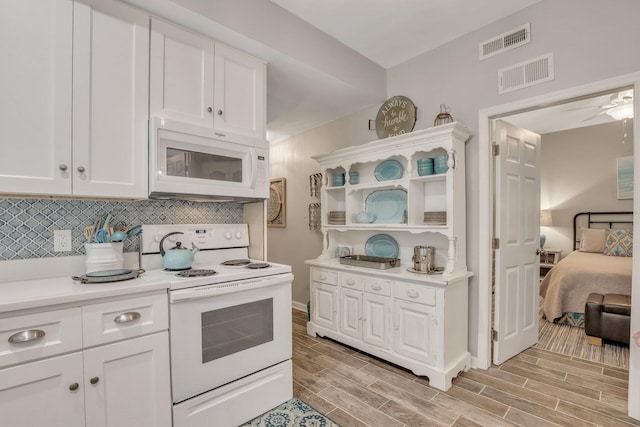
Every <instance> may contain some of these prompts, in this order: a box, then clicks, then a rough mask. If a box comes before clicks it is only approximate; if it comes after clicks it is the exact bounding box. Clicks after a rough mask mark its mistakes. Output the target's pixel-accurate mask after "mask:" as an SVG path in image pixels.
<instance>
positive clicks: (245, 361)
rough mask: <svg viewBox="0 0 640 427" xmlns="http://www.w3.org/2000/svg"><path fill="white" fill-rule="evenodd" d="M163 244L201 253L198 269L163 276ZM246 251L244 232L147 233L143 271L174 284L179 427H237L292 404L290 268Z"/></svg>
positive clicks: (188, 228)
mask: <svg viewBox="0 0 640 427" xmlns="http://www.w3.org/2000/svg"><path fill="white" fill-rule="evenodd" d="M169 233H182V234H172V235H170V236H167V235H168V234H169ZM165 236H167V237H166V238H165V239H164V249H165V250H169V249H171V248H173V247H175V246H176V245H177V243H178V242H180V243H181V245H182V246H183V247H186V248H191V247H192V244H193V245H194V246H195V247H197V248H198V252H196V253H195V256H194V261H193V263H192V266H191V267H192V268H191V269H189V270H182V271H164V270H163V269H162V256H161V254H160V242H161V241H162V239H163V238H164V237H165ZM248 246H249V231H248V226H247V225H246V224H188V225H187V224H172V225H166V224H163V225H153V224H150V225H143V227H142V237H141V243H140V267H141V268H143V269H145V270H147V271H157V272H158V273H159V274H162V275H166V277H167V279H168V281H169V282H170V288H169V303H170V304H169V309H170V317H169V336H170V345H171V380H172V396H173V425H174V426H175V427H186V426H189V427H199V426H205V425H206V426H210V425H211V422H212V420H215V422H214V424H215V425H216V426H230V427H235V426H237V425H240V424H242V423H244V422H246V421H249V420H250V419H252V418H254V417H256V416H258V415H260V414H262V413H264V412H266V411H267V410H269V409H271V408H273V407H275V406H278V405H279V404H281V403H283V402H285V401H287V400H289V399H290V398H291V397H292V396H293V379H292V368H291V284H292V281H293V275H292V274H291V267H290V266H288V265H283V264H276V263H271V262H265V261H263V260H252V259H249V258H248ZM190 274H196V275H195V276H190ZM248 402H251V403H250V404H248Z"/></svg>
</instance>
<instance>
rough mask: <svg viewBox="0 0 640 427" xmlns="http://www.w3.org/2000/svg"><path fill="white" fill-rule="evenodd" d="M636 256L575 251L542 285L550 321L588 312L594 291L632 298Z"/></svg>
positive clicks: (557, 266)
mask: <svg viewBox="0 0 640 427" xmlns="http://www.w3.org/2000/svg"><path fill="white" fill-rule="evenodd" d="M631 266H632V257H616V256H607V255H602V254H600V253H591V252H580V251H574V252H572V253H570V254H569V255H568V256H567V257H565V258H563V259H562V260H560V262H559V263H558V265H556V266H554V267H553V268H552V269H551V270H549V272H548V273H547V275H546V276H545V277H544V280H542V282H541V283H540V295H541V296H542V297H543V298H544V303H543V305H542V309H543V311H544V315H545V317H546V318H547V320H549V321H553V320H555V319H557V318H559V317H560V316H562V314H563V313H567V312H574V313H584V304H585V302H586V300H587V296H589V294H590V293H592V292H597V293H600V294H608V293H614V294H623V295H631Z"/></svg>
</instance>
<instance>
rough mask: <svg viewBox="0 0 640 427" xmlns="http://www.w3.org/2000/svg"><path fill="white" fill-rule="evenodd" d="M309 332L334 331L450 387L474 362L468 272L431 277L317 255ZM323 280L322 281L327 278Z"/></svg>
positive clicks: (342, 338)
mask: <svg viewBox="0 0 640 427" xmlns="http://www.w3.org/2000/svg"><path fill="white" fill-rule="evenodd" d="M307 264H310V265H311V266H312V267H311V279H312V280H311V321H309V322H308V323H307V332H308V333H309V335H316V334H317V335H320V336H323V337H328V338H332V339H334V340H336V341H339V342H342V343H344V344H347V345H349V346H351V347H354V348H357V349H359V350H362V351H365V352H367V353H369V354H372V355H374V356H376V357H380V358H382V359H384V360H388V361H389V362H392V363H395V364H397V365H400V366H403V367H405V368H407V369H410V370H412V371H413V372H414V373H415V374H417V375H423V376H426V377H429V384H430V385H431V386H433V387H436V388H438V389H440V390H448V389H449V388H450V387H451V380H452V379H453V378H454V377H455V376H457V375H458V374H459V373H460V372H462V371H466V370H468V369H469V368H470V366H471V355H470V353H469V352H468V350H467V335H468V313H467V311H468V289H467V288H468V277H469V275H468V274H465V275H459V276H453V277H449V278H448V279H447V280H446V281H444V280H443V279H442V276H439V277H438V278H429V279H427V278H426V276H418V277H419V278H417V279H416V278H415V275H410V273H406V274H405V270H404V269H400V268H396V269H391V270H388V271H383V272H377V271H373V272H368V271H366V270H367V269H364V268H354V267H350V266H349V267H346V266H342V265H341V264H338V263H336V262H331V261H322V260H310V261H307ZM321 280H322V281H321Z"/></svg>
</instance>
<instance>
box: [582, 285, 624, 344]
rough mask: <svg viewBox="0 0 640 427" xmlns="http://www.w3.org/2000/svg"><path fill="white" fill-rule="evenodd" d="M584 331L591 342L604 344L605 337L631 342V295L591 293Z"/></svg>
mask: <svg viewBox="0 0 640 427" xmlns="http://www.w3.org/2000/svg"><path fill="white" fill-rule="evenodd" d="M584 331H585V333H586V334H587V342H588V343H589V344H593V345H602V340H603V339H604V340H610V341H616V342H619V343H624V344H629V336H630V334H631V296H630V295H621V294H606V295H602V294H596V293H593V294H589V296H588V297H587V302H586V303H585V307H584Z"/></svg>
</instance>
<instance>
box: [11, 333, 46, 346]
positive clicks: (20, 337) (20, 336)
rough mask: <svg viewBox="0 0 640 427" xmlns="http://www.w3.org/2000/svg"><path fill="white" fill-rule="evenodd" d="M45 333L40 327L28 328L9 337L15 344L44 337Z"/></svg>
mask: <svg viewBox="0 0 640 427" xmlns="http://www.w3.org/2000/svg"><path fill="white" fill-rule="evenodd" d="M44 336H45V333H44V331H43V330H42V329H29V330H27V331H22V332H17V333H15V334H13V335H11V336H10V337H9V340H8V341H9V342H10V343H11V344H17V343H20V342H29V341H35V340H39V339H40V338H42V337H44Z"/></svg>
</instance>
